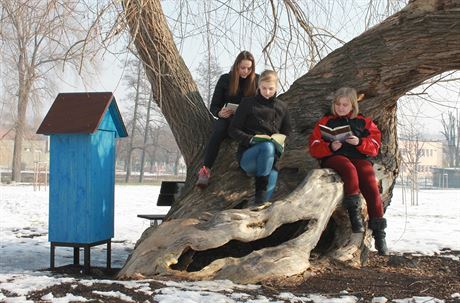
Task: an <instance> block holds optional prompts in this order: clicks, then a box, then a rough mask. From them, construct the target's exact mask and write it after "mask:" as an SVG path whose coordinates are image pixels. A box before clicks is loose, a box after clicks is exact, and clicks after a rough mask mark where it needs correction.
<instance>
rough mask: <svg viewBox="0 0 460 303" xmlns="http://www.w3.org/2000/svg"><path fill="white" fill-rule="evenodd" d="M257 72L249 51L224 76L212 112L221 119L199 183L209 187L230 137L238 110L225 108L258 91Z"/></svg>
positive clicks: (199, 177) (218, 120)
mask: <svg viewBox="0 0 460 303" xmlns="http://www.w3.org/2000/svg"><path fill="white" fill-rule="evenodd" d="M256 84H257V75H256V73H255V60H254V56H253V55H252V54H251V53H250V52H248V51H242V52H241V53H239V54H238V56H237V57H236V59H235V62H234V63H233V65H232V68H231V70H230V72H229V73H226V74H223V75H222V76H220V78H219V80H218V81H217V84H216V88H215V90H214V94H213V96H212V100H211V106H210V111H211V113H212V114H213V115H214V116H215V117H218V119H217V120H216V121H215V122H214V126H213V133H212V135H211V138H210V139H209V141H208V144H207V145H206V150H205V156H204V163H203V167H202V168H201V169H200V171H199V173H198V181H197V183H196V186H198V187H199V188H202V189H203V188H206V187H207V186H208V184H209V178H210V177H211V167H212V166H213V164H214V161H215V160H216V157H217V154H218V153H219V148H220V144H221V143H222V141H223V140H224V139H225V138H226V137H228V133H227V130H228V127H229V125H230V122H231V120H232V117H233V114H234V110H233V109H230V108H227V107H225V105H226V104H227V103H235V104H239V103H240V101H241V99H242V98H243V97H247V96H254V95H255V94H256V86H257V85H256Z"/></svg>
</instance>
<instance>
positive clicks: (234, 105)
mask: <svg viewBox="0 0 460 303" xmlns="http://www.w3.org/2000/svg"><path fill="white" fill-rule="evenodd" d="M238 105H239V104H236V103H226V104H225V106H224V107H225V108H229V109H231V110H233V111H236V109H237V108H238Z"/></svg>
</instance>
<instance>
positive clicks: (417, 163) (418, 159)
mask: <svg viewBox="0 0 460 303" xmlns="http://www.w3.org/2000/svg"><path fill="white" fill-rule="evenodd" d="M398 145H399V151H400V153H401V157H402V163H401V168H400V174H402V175H405V176H408V175H410V174H413V173H415V172H417V177H418V178H419V180H420V179H426V178H428V179H430V180H431V179H432V177H433V169H435V168H442V167H443V166H444V163H443V161H444V160H443V143H442V142H439V141H421V140H417V141H412V140H401V139H400V140H399V141H398Z"/></svg>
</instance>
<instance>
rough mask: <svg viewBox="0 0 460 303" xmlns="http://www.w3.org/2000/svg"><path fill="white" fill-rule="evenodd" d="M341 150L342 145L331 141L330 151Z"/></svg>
mask: <svg viewBox="0 0 460 303" xmlns="http://www.w3.org/2000/svg"><path fill="white" fill-rule="evenodd" d="M341 148H342V143H341V142H340V141H333V142H332V143H331V149H332V151H336V150H339V149H341Z"/></svg>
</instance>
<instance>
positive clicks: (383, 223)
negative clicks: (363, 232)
mask: <svg viewBox="0 0 460 303" xmlns="http://www.w3.org/2000/svg"><path fill="white" fill-rule="evenodd" d="M386 227H387V220H386V219H385V218H374V219H370V220H369V228H370V229H372V236H373V237H374V239H375V248H376V249H377V252H378V253H379V255H381V256H388V247H387V242H386V241H385V236H386V233H385V228H386Z"/></svg>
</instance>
